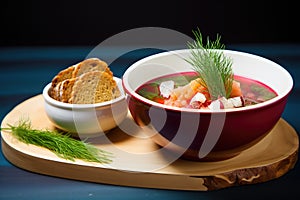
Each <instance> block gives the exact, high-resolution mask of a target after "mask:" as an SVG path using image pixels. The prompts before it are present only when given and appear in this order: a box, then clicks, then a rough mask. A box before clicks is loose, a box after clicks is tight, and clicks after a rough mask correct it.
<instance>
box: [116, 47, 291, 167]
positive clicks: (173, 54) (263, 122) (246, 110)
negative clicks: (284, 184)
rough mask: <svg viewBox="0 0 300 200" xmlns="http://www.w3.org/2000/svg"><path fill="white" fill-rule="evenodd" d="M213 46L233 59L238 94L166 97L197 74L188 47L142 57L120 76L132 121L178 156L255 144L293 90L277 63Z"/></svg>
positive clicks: (210, 157) (207, 155) (208, 155)
mask: <svg viewBox="0 0 300 200" xmlns="http://www.w3.org/2000/svg"><path fill="white" fill-rule="evenodd" d="M216 51H223V53H224V55H225V56H227V57H229V58H231V59H232V61H233V63H232V70H233V73H234V81H237V82H238V83H239V84H240V89H241V94H242V96H241V97H238V98H236V97H233V98H229V99H233V100H232V102H230V103H228V102H227V101H226V102H225V103H224V102H223V101H220V100H219V99H217V100H218V101H219V102H218V104H216V103H215V102H216V101H211V100H210V101H206V100H205V99H206V98H205V95H204V100H203V99H202V100H201V98H203V97H199V98H200V99H197V100H196V101H195V102H196V104H194V102H193V103H191V99H188V98H187V99H184V98H183V101H182V103H180V105H177V104H176V103H174V101H173V102H172V103H166V102H169V101H170V96H169V95H170V94H168V92H167V94H166V93H164V92H163V91H164V90H166V89H165V88H167V91H168V90H170V88H168V87H169V86H170V85H171V86H172V87H175V90H176V87H177V88H180V90H182V88H184V86H186V85H188V84H189V83H191V81H192V80H194V79H195V77H196V76H197V74H196V73H195V71H194V69H193V67H192V66H191V65H190V64H189V63H188V62H187V61H186V59H187V58H188V57H189V56H190V53H191V51H190V50H189V49H183V50H176V51H170V52H163V53H159V54H155V55H152V56H149V57H146V58H144V59H141V60H139V61H137V62H136V63H134V64H132V65H131V66H130V67H129V68H128V69H127V70H126V71H125V73H124V75H123V77H122V84H123V87H124V90H125V92H126V95H127V97H126V98H127V103H128V108H129V111H130V113H131V115H132V117H133V119H134V121H135V122H136V123H137V124H138V125H139V126H140V127H141V128H142V129H143V130H144V131H145V132H146V133H147V134H148V135H149V137H150V138H151V139H152V140H153V141H154V142H155V143H156V144H158V145H159V146H161V148H166V149H168V150H169V152H171V153H172V154H174V155H176V156H178V157H180V158H184V159H189V160H195V161H215V160H224V159H228V158H231V157H234V156H236V155H238V154H239V153H241V152H242V151H243V150H245V149H247V148H249V147H251V146H253V145H254V144H256V143H257V142H258V141H260V140H261V139H262V138H264V137H265V136H266V135H267V134H268V133H269V132H270V131H271V130H272V129H273V127H274V126H275V125H276V123H277V122H278V120H279V119H280V118H281V115H282V113H283V111H284V108H285V106H286V103H287V99H288V96H289V94H290V92H291V90H292V87H293V79H292V77H291V75H290V74H289V73H288V71H286V70H285V69H284V68H283V67H281V66H280V65H278V64H277V63H275V62H273V61H271V60H268V59H266V58H263V57H260V56H257V55H253V54H249V53H245V52H238V51H231V50H216ZM174 85H175V86H174ZM233 90H234V88H233ZM183 96H186V95H183ZM200 96H201V95H200ZM236 99H239V101H238V102H236ZM199 102H201V104H200V106H199ZM220 102H221V103H220ZM229 104H230V105H231V106H224V105H229ZM232 105H233V106H232ZM236 105H237V106H236Z"/></svg>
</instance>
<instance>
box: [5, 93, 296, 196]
mask: <svg viewBox="0 0 300 200" xmlns="http://www.w3.org/2000/svg"><path fill="white" fill-rule="evenodd" d="M43 103H44V102H43V98H42V96H41V95H37V96H35V97H32V98H30V99H28V100H26V101H24V102H23V103H21V104H19V105H18V106H16V107H15V108H14V109H13V110H12V111H11V112H10V113H8V114H7V116H6V117H5V118H4V120H3V121H2V125H1V127H7V124H16V123H17V122H18V121H19V120H20V118H29V119H30V121H31V123H32V126H33V128H37V129H54V127H53V125H52V124H51V122H50V121H49V120H48V118H47V115H46V114H45V111H44V105H43ZM1 135H2V151H3V154H4V155H5V157H6V158H7V159H8V160H9V161H10V162H11V163H12V164H14V165H16V166H18V167H20V168H22V169H25V170H29V171H32V172H36V173H40V174H46V175H50V176H56V177H61V178H67V179H74V180H81V181H88V182H95V183H104V184H112V185H122V186H133V187H145V188H160V189H172V190H197V191H209V190H217V189H221V188H227V187H233V186H240V185H245V184H255V183H260V182H266V181H269V180H272V179H275V178H279V177H281V176H282V175H284V174H285V173H287V172H288V171H289V170H291V169H293V167H294V165H295V163H296V162H297V158H298V149H299V139H298V135H297V133H296V131H295V130H294V129H293V127H291V126H290V125H289V124H288V123H287V122H286V121H285V120H284V119H280V120H279V122H278V123H277V125H276V126H275V127H274V129H273V130H272V131H271V132H270V133H269V134H268V135H267V136H266V137H265V138H263V139H262V140H261V141H260V142H259V143H257V144H256V145H255V146H253V147H251V148H249V149H247V150H245V151H243V152H242V153H241V154H239V155H238V156H236V157H234V158H231V159H227V160H224V161H218V162H193V161H187V160H182V159H176V158H173V157H172V156H170V155H169V154H168V153H167V152H166V151H164V149H162V148H160V147H158V146H157V145H156V144H154V143H153V142H152V141H151V140H150V139H149V138H148V137H147V136H146V134H144V133H143V130H142V129H140V128H139V127H137V126H134V124H133V121H132V120H131V118H130V116H128V118H127V119H126V120H125V121H124V122H123V123H122V124H121V125H120V126H119V127H118V128H116V129H113V130H112V131H110V132H109V133H107V134H106V135H101V136H99V137H95V138H91V139H89V142H90V143H92V144H93V145H95V146H97V147H99V148H101V149H104V150H107V151H110V152H112V153H113V154H114V157H113V162H112V163H111V164H106V165H102V164H99V163H91V162H84V161H82V160H76V161H75V162H73V161H69V160H64V159H62V158H59V157H57V156H56V155H55V154H54V153H52V152H50V151H49V150H47V149H45V148H41V147H37V146H34V145H27V144H24V143H22V142H20V141H18V140H17V139H16V138H14V137H13V136H12V135H11V134H10V133H9V132H7V131H2V132H1Z"/></svg>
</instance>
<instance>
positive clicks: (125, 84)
mask: <svg viewBox="0 0 300 200" xmlns="http://www.w3.org/2000/svg"><path fill="white" fill-rule="evenodd" d="M189 50H190V49H178V50H172V51H166V52H161V53H157V54H153V55H150V56H147V57H145V58H142V59H140V60H138V61H136V62H135V63H133V64H132V65H130V66H129V67H128V68H127V70H126V71H125V72H124V74H123V76H122V85H123V88H124V91H125V93H127V94H128V95H130V96H133V97H134V98H136V99H138V100H140V101H142V102H143V103H145V104H148V105H151V106H156V107H159V108H162V109H166V110H172V111H180V112H192V113H228V112H242V111H250V110H256V109H260V108H262V107H267V106H270V105H272V104H273V103H276V102H278V101H280V100H282V99H284V98H285V97H287V96H288V95H289V94H290V93H291V91H292V89H293V86H294V81H293V78H292V76H291V74H290V73H289V72H288V71H287V70H286V69H285V68H283V67H282V66H281V65H279V64H278V63H276V62H274V61H272V60H269V59H267V58H264V57H262V56H259V55H255V54H251V53H247V52H243V51H236V50H227V49H224V50H222V51H224V52H228V53H231V54H237V55H238V54H240V55H245V56H247V57H253V58H256V59H261V60H263V61H265V62H271V63H272V64H273V65H274V67H276V68H278V69H279V70H281V71H282V72H283V73H285V75H286V76H287V77H288V80H289V81H290V84H289V85H290V87H289V88H287V89H286V90H285V92H284V93H282V94H278V95H277V96H276V97H274V98H272V99H270V100H268V101H265V102H262V103H259V104H255V105H251V106H246V107H239V108H227V109H217V110H205V109H193V108H179V107H175V106H169V105H164V104H160V103H157V102H154V101H151V100H149V99H147V98H145V97H143V96H141V95H139V94H138V93H136V92H135V91H134V90H133V89H132V88H131V87H130V86H129V82H128V81H129V80H128V76H129V74H130V72H131V71H133V70H134V69H135V68H136V67H137V66H138V65H140V64H142V63H144V62H146V61H148V60H151V59H153V58H157V57H163V56H166V55H170V54H174V55H179V56H180V54H181V53H183V52H187V51H189ZM127 94H126V95H127Z"/></svg>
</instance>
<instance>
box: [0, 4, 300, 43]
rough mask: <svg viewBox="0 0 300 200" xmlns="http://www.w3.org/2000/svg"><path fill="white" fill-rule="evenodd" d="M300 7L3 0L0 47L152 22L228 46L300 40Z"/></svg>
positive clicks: (87, 38) (104, 33)
mask: <svg viewBox="0 0 300 200" xmlns="http://www.w3.org/2000/svg"><path fill="white" fill-rule="evenodd" d="M297 8H298V7H297V6H296V5H294V4H293V3H290V2H288V1H279V2H275V1H270V2H265V1H208V0H206V1H175V0H174V1H163V0H161V1H149V0H148V1H142V0H140V1H130V0H126V1H113V0H105V1H101V0H97V1H96V0H95V1H91V0H82V1H55V0H53V1H30V0H29V1H20V2H19V1H4V2H2V3H1V6H0V19H1V29H0V30H1V32H0V33H1V37H0V46H41V45H43V46H45V45H46V46H49V45H59V46H62V45H64V46H66V45H68V46H69V45H97V44H99V43H100V42H101V41H103V40H105V39H106V38H108V37H110V36H113V35H114V34H117V33H120V32H122V31H125V30H129V29H133V28H138V27H147V26H153V27H164V28H169V29H173V30H176V31H179V32H182V33H184V34H187V35H189V36H192V33H191V31H192V30H193V29H196V28H197V27H199V28H200V29H201V31H202V33H203V35H207V36H208V35H209V36H215V35H216V34H220V35H221V36H222V41H223V43H225V44H237V43H300V38H299V31H298V30H297V29H299V28H298V25H299V22H298V20H299V17H298V12H299V11H298V10H297Z"/></svg>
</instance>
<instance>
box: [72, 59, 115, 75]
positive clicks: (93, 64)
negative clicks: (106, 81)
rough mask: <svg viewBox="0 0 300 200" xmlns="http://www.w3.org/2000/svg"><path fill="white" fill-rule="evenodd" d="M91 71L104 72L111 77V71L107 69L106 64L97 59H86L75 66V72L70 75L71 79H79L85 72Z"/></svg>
mask: <svg viewBox="0 0 300 200" xmlns="http://www.w3.org/2000/svg"><path fill="white" fill-rule="evenodd" d="M91 71H105V72H107V73H108V74H110V75H111V76H112V75H113V73H112V71H111V70H110V69H109V67H108V65H107V63H106V62H104V61H102V60H100V59H98V58H88V59H86V60H84V61H82V62H80V63H78V65H77V66H76V68H75V70H74V71H73V73H72V77H73V78H75V77H79V76H81V75H82V74H84V73H86V72H91Z"/></svg>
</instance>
